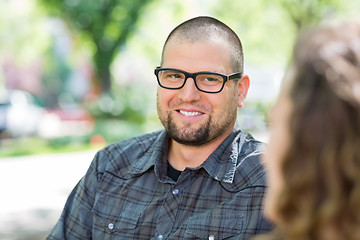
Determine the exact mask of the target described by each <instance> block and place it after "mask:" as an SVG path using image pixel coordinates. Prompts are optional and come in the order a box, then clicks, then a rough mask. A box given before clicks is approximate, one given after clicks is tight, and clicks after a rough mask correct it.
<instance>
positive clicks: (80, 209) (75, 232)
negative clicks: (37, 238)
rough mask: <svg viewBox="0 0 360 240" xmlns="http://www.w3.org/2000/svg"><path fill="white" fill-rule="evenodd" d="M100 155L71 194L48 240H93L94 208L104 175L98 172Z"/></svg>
mask: <svg viewBox="0 0 360 240" xmlns="http://www.w3.org/2000/svg"><path fill="white" fill-rule="evenodd" d="M99 155H100V153H98V154H97V155H96V156H95V158H94V160H93V162H92V163H91V165H90V167H89V169H88V171H87V172H86V174H85V176H84V177H82V178H81V180H80V181H79V182H78V184H77V185H76V186H75V188H74V189H73V190H72V192H71V193H70V195H69V197H68V199H67V201H66V204H65V207H64V209H63V212H62V214H61V217H60V219H59V221H58V222H57V224H56V225H55V227H54V228H53V230H52V231H51V233H50V234H49V236H48V237H47V238H46V239H47V240H60V239H61V240H66V239H91V235H92V233H91V232H92V219H93V216H92V215H93V213H92V208H93V204H94V199H95V194H96V188H97V185H98V182H99V179H100V178H101V175H102V174H101V173H100V172H99V171H98V159H99V158H100V157H99ZM65 177H66V176H65Z"/></svg>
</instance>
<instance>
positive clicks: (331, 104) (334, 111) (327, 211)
mask: <svg viewBox="0 0 360 240" xmlns="http://www.w3.org/2000/svg"><path fill="white" fill-rule="evenodd" d="M270 125H271V137H270V140H269V144H268V146H267V151H266V154H265V157H264V164H265V166H266V167H267V169H268V183H269V191H268V192H267V194H266V197H265V206H264V208H265V215H266V217H267V218H268V219H270V220H272V221H273V222H274V223H275V224H276V230H274V231H273V233H272V234H265V236H261V237H258V238H255V239H262V240H264V239H283V240H359V239H360V22H355V21H354V22H351V21H349V22H346V23H342V24H340V23H337V24H334V23H331V24H329V23H327V24H322V25H320V26H318V27H316V28H314V29H312V30H309V31H307V32H306V34H303V35H301V37H300V38H299V40H298V42H297V44H296V47H295V49H294V57H293V64H292V67H291V68H290V69H289V71H288V74H287V75H286V76H285V79H284V85H283V89H282V92H281V93H280V96H279V99H278V101H277V103H276V104H275V106H274V108H273V110H272V112H271V113H270Z"/></svg>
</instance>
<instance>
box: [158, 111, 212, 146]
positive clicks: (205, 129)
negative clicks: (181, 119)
mask: <svg viewBox="0 0 360 240" xmlns="http://www.w3.org/2000/svg"><path fill="white" fill-rule="evenodd" d="M210 122H211V117H210V118H209V119H208V121H206V123H204V124H202V125H201V126H200V127H199V128H197V129H194V128H191V126H190V124H187V125H186V126H185V127H183V128H181V129H179V128H178V127H177V126H176V124H175V123H174V122H173V121H172V119H171V116H170V115H168V117H167V119H166V122H165V123H163V125H164V127H165V129H166V132H167V134H168V136H169V137H170V138H171V139H173V140H175V141H176V142H178V143H180V144H184V145H188V146H201V145H204V144H206V143H208V142H210V141H211V138H210Z"/></svg>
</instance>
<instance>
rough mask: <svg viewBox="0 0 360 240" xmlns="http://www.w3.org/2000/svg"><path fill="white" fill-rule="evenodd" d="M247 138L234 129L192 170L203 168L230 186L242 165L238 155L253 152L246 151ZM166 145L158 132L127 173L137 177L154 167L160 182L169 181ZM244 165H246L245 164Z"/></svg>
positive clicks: (162, 132) (164, 136) (165, 141)
mask: <svg viewBox="0 0 360 240" xmlns="http://www.w3.org/2000/svg"><path fill="white" fill-rule="evenodd" d="M249 137H250V135H249V134H247V133H246V132H242V131H241V130H239V129H238V128H235V129H234V130H233V132H232V133H231V134H230V135H229V136H228V137H227V138H226V139H225V140H224V141H223V142H222V143H221V144H220V145H219V147H218V148H217V149H216V150H215V151H214V152H213V153H212V154H211V155H210V156H209V157H208V159H207V160H206V161H205V162H204V163H203V164H202V165H201V166H199V167H197V168H195V169H194V170H196V169H200V168H204V169H205V170H206V172H207V173H208V174H209V175H210V176H211V177H212V178H214V179H216V180H218V181H220V182H223V183H226V184H232V183H233V181H234V176H235V173H236V170H237V168H238V165H239V164H242V163H241V162H238V161H239V160H238V159H243V157H241V156H240V158H239V155H243V154H245V155H247V154H251V153H249V152H248V151H254V149H247V147H246V144H245V143H246V142H247V141H248V138H249ZM168 143H169V137H168V135H167V133H166V131H165V129H164V130H162V131H160V134H159V135H158V136H157V138H156V140H155V142H154V144H153V145H152V147H151V148H150V149H149V151H147V152H145V154H144V155H143V157H141V158H140V159H139V160H138V161H137V162H136V163H135V164H134V166H133V168H131V169H130V172H129V173H130V174H134V175H138V174H142V173H144V172H146V171H147V170H148V169H150V168H151V167H154V171H155V174H156V175H157V176H158V178H159V179H160V180H162V181H166V179H169V178H168V177H167V164H168V162H167V157H166V156H167V150H168V145H169V144H168ZM255 152H256V154H255V155H258V154H259V151H257V150H256V151H255ZM255 152H254V153H255ZM244 164H246V165H247V163H244ZM255 165H256V166H254V167H256V168H258V167H259V166H258V165H259V164H258V163H257V164H255ZM260 167H261V166H260ZM252 168H253V167H252Z"/></svg>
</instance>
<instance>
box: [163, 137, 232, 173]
mask: <svg viewBox="0 0 360 240" xmlns="http://www.w3.org/2000/svg"><path fill="white" fill-rule="evenodd" d="M226 137H227V136H224V137H222V138H219V139H216V140H215V141H213V142H210V143H208V144H205V145H202V146H188V145H183V144H180V143H178V142H176V141H174V140H172V139H171V140H170V143H169V151H168V161H169V163H170V164H171V166H172V167H173V168H175V169H177V170H179V171H183V170H184V169H185V168H186V167H189V168H196V167H198V166H200V165H201V164H202V163H203V162H205V160H206V159H207V158H208V157H209V156H210V155H211V154H212V153H213V152H214V151H215V150H216V149H217V147H218V146H219V145H220V144H221V143H222V142H223V141H224V140H225V139H226Z"/></svg>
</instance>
